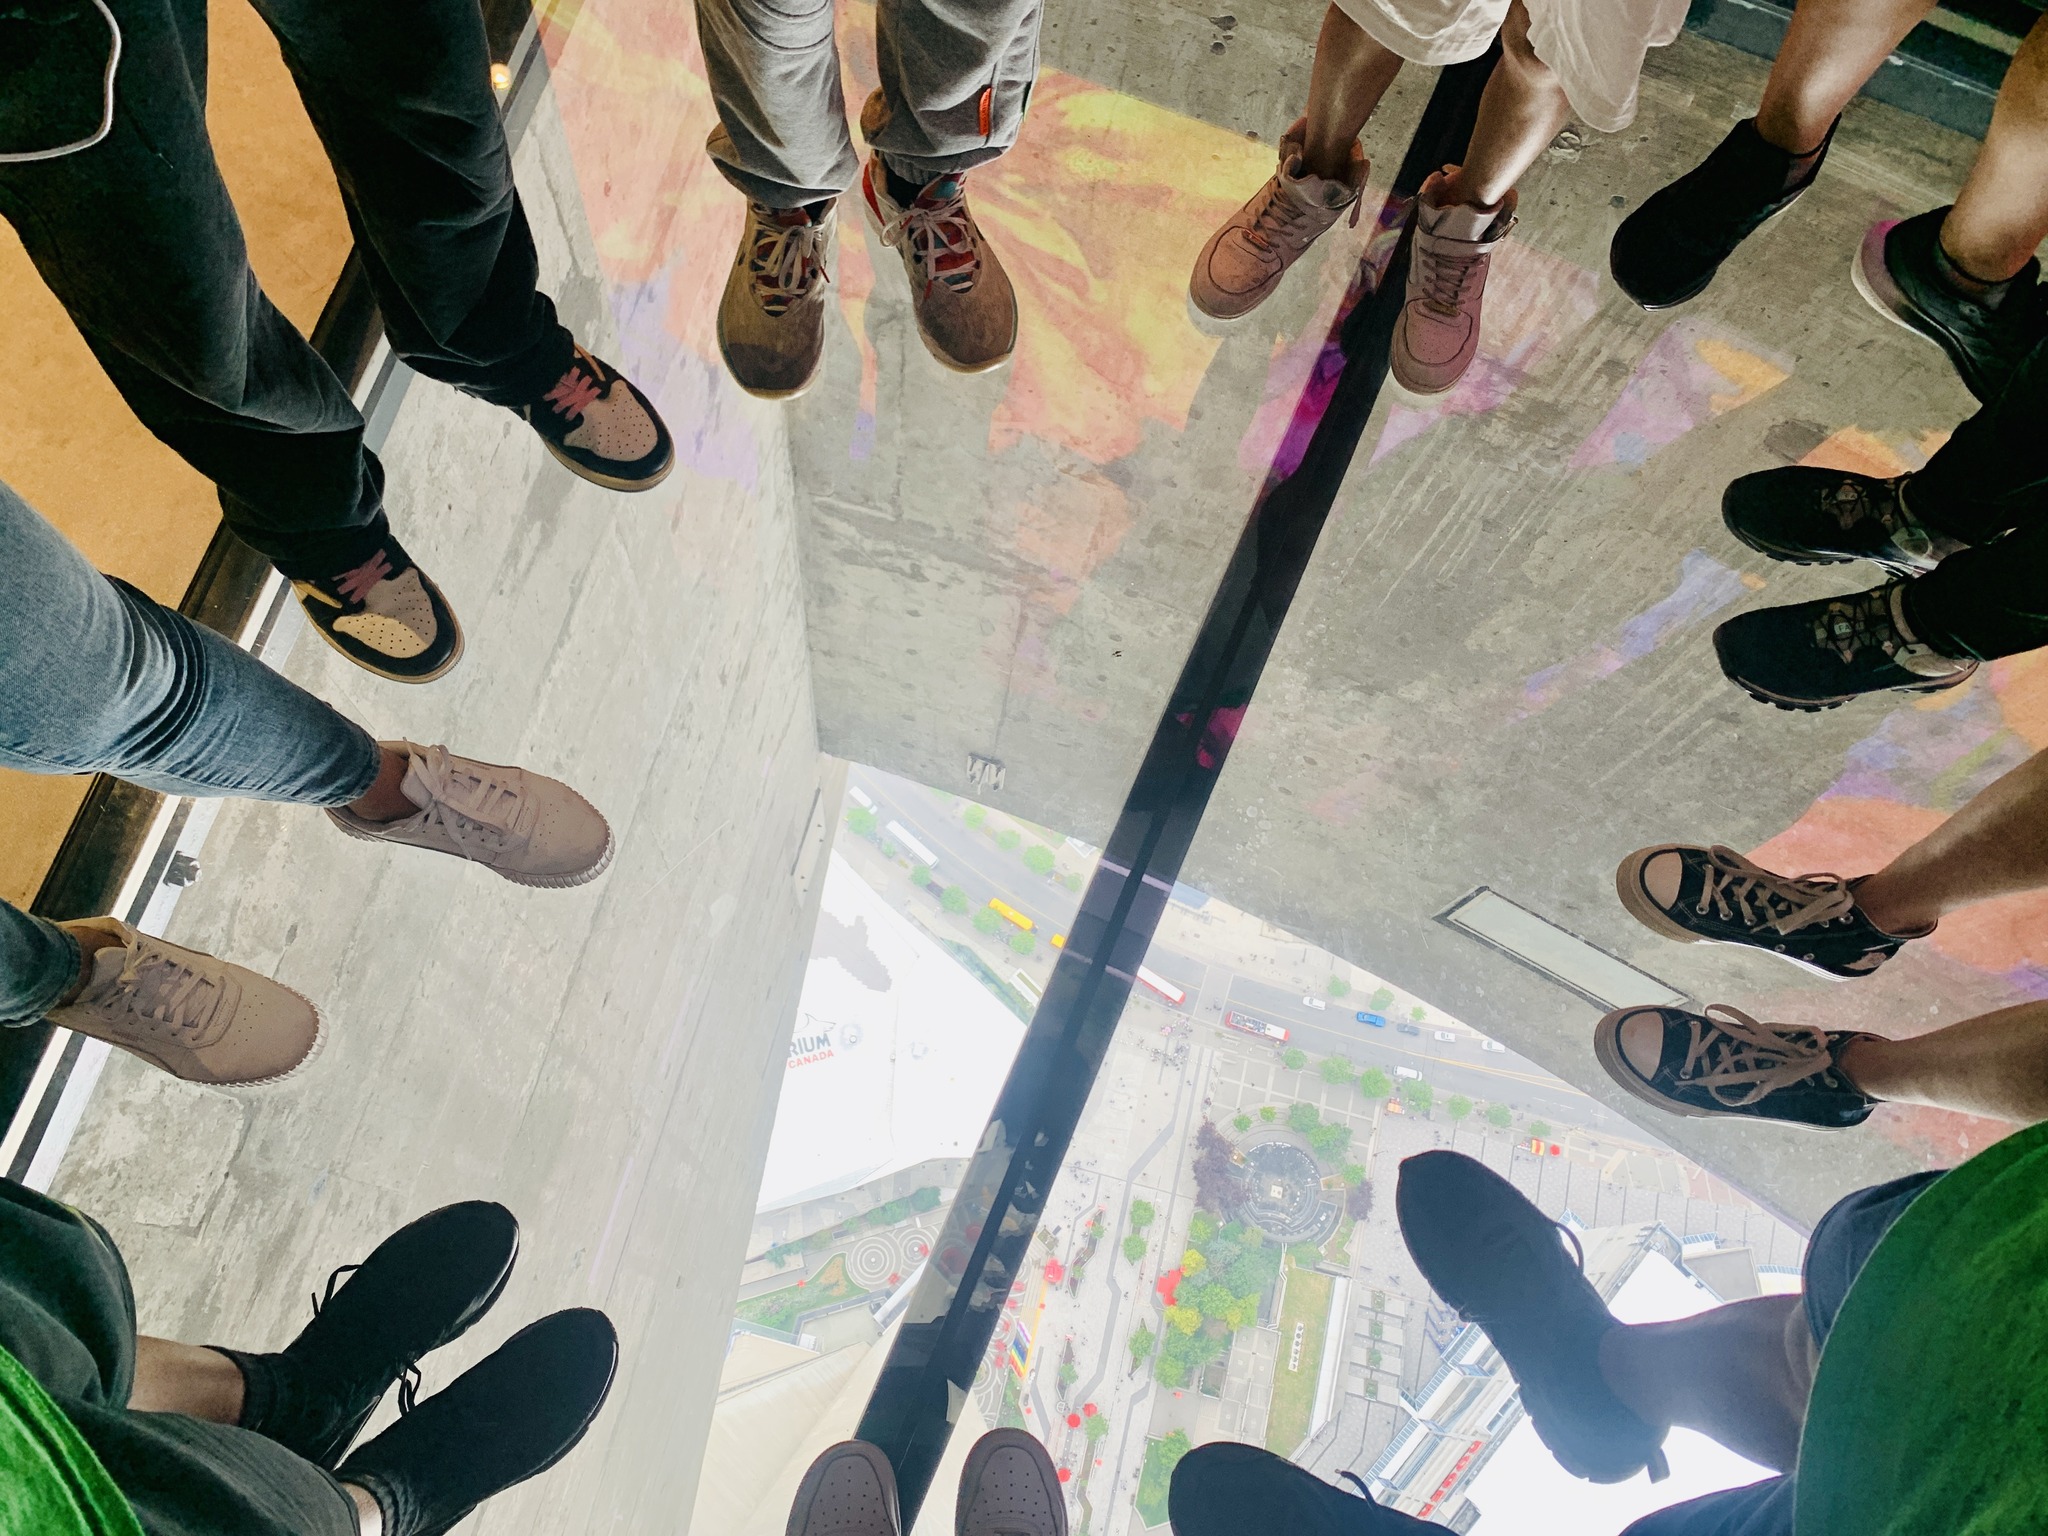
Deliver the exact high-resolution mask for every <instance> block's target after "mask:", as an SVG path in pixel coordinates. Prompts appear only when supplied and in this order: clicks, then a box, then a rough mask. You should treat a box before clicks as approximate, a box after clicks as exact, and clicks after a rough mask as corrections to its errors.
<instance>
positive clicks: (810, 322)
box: [718, 200, 839, 400]
mask: <svg viewBox="0 0 2048 1536" xmlns="http://www.w3.org/2000/svg"><path fill="white" fill-rule="evenodd" d="M837 208H838V204H837V203H835V202H830V201H827V202H823V203H813V204H812V205H811V206H810V207H808V208H770V207H768V206H767V205H765V204H763V203H757V202H754V201H752V200H749V201H748V203H747V223H746V227H745V228H744V229H742V230H741V231H740V245H739V250H738V251H737V252H735V253H734V255H733V259H732V271H731V272H730V273H728V274H727V276H726V279H725V296H724V298H722V299H720V300H719V303H718V350H719V354H720V355H721V356H723V357H724V358H725V366H726V368H727V369H728V370H729V371H730V372H731V374H732V376H733V381H734V382H735V383H737V384H738V385H739V387H740V388H741V389H744V390H745V391H746V392H747V393H748V394H750V395H758V396H760V397H761V398H762V399H763V400H788V399H791V398H793V397H794V396H797V395H800V394H802V393H803V392H804V391H805V390H807V389H809V388H810V387H811V381H812V380H813V379H815V378H817V376H818V364H819V362H820V361H821V360H822V359H823V358H824V355H825V287H826V285H827V284H828V283H830V282H831V281H832V258H833V256H834V255H835V254H836V250H835V244H836V235H837V232H838V226H839V220H838V218H837V216H836V212H835V210H836V209H837Z"/></svg>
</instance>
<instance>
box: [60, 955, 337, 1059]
mask: <svg viewBox="0 0 2048 1536" xmlns="http://www.w3.org/2000/svg"><path fill="white" fill-rule="evenodd" d="M63 926H64V927H66V928H69V929H72V930H73V931H77V930H80V929H85V930H89V931H91V932H95V933H104V934H111V935H113V936H114V938H116V939H117V940H118V941H119V942H118V943H115V944H109V945H105V946H103V947H102V948H100V949H98V950H96V951H95V952H94V954H93V957H92V974H91V976H90V977H89V978H88V979H87V980H86V984H85V990H84V991H82V992H80V993H79V994H78V996H77V997H75V998H73V999H72V1000H71V1001H70V1002H68V1003H65V1004H63V1005H62V1006H61V1007H57V1008H53V1009H51V1010H50V1011H49V1013H48V1014H46V1015H45V1017H46V1018H47V1019H48V1020H49V1021H50V1022H51V1023H52V1024H61V1025H62V1026H63V1027H64V1028H66V1029H75V1030H77V1031H78V1032H79V1033H80V1034H81V1035H91V1036H92V1037H93V1038H94V1039H96V1040H104V1041H106V1042H107V1043H108V1044H109V1045H118V1046H119V1047H120V1048H121V1049H122V1050H124V1051H128V1052H131V1053H132V1054H134V1055H137V1056H140V1057H141V1058H142V1059H143V1060H144V1061H146V1062H148V1063H149V1064H150V1065H151V1066H156V1067H161V1068H163V1070H164V1071H166V1072H168V1073H170V1074H171V1076H173V1077H180V1078H183V1079H184V1080H185V1081H186V1082H188V1083H242V1084H249V1083H274V1082H276V1081H277V1080H278V1079H279V1078H283V1077H289V1076H291V1075H292V1073H294V1072H296V1071H298V1070H299V1068H301V1067H303V1066H304V1065H305V1064H306V1063H307V1062H309V1061H311V1060H312V1059H313V1054H314V1052H316V1051H317V1050H319V1048H320V1040H321V1034H322V1030H321V1026H320V1011H319V1010H318V1009H317V1008H315V1007H314V1006H313V1005H312V1004H311V1003H309V1002H307V1001H306V999H305V998H303V997H301V996H299V994H298V993H296V992H294V991H293V990H292V989H291V988H290V987H287V986H284V985H283V984H282V983H279V982H275V981H272V980H271V979H270V978H269V977H268V976H259V975H257V974H256V973H255V972H254V971H252V970H249V969H248V968H246V967H244V966H239V965H231V964H229V963H228V962H227V961H225V960H217V959H215V958H214V957H213V956H212V955H207V954H201V953H200V952H199V951H198V950H194V949H181V948H179V946H177V945H176V944H167V943H165V942H164V941H163V940H162V939H159V938H154V937H152V936H151V935H149V934H146V933H138V932H137V931H136V930H135V929H133V928H131V927H129V926H128V925H127V924H126V923H124V922H122V921H121V920H120V919H119V918H114V917H88V918H82V919H80V920H79V921H77V922H72V923H65V924H63Z"/></svg>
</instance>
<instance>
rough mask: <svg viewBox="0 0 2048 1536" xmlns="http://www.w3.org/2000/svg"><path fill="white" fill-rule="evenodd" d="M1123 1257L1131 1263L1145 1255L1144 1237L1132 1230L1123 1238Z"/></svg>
mask: <svg viewBox="0 0 2048 1536" xmlns="http://www.w3.org/2000/svg"><path fill="white" fill-rule="evenodd" d="M1124 1257H1125V1258H1127V1259H1129V1260H1130V1261H1131V1262H1132V1263H1133V1264H1135V1263H1137V1262H1138V1261H1139V1260H1140V1259H1142V1258H1144V1257H1145V1239H1144V1238H1142V1237H1140V1236H1139V1235H1138V1234H1137V1233H1135V1232H1133V1233H1132V1234H1131V1235H1130V1236H1129V1237H1127V1238H1125V1239H1124Z"/></svg>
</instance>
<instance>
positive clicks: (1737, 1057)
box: [1593, 1003, 1877, 1131]
mask: <svg viewBox="0 0 2048 1536" xmlns="http://www.w3.org/2000/svg"><path fill="white" fill-rule="evenodd" d="M1873 1038H1875V1037H1874V1036H1868V1035H1864V1034H1860V1033H1857V1032H1854V1031H1839V1032H1838V1031H1831V1030H1824V1029H1806V1028H1803V1027H1801V1026H1799V1025H1795V1024H1759V1023H1758V1022H1757V1021H1756V1020H1755V1019H1752V1018H1751V1017H1750V1016H1749V1015H1748V1014H1746V1013H1744V1012H1742V1011H1741V1010H1740V1009H1738V1008H1730V1007H1728V1006H1726V1005H1725V1004H1722V1003H1710V1004H1708V1005H1707V1011H1706V1012H1705V1013H1687V1012H1686V1011H1685V1010H1684V1009H1683V1008H1617V1009H1615V1010H1614V1012H1612V1013H1610V1014H1608V1015H1607V1017H1606V1018H1604V1019H1602V1020H1601V1021H1600V1022H1599V1023H1598V1024H1597V1025H1595V1026H1594V1029H1593V1054H1594V1055H1595V1056H1596V1057H1598V1058H1599V1060H1600V1065H1601V1066H1602V1067H1604V1068H1606V1070H1607V1075H1608V1076H1609V1077H1611V1078H1613V1079H1614V1080H1615V1082H1617V1083H1618V1084H1620V1085H1621V1086H1622V1087H1623V1088H1625V1089H1627V1090H1628V1092H1630V1093H1632V1094H1634V1095H1635V1096H1636V1097H1637V1098H1638V1099H1641V1100H1642V1101H1643V1102H1644V1103H1645V1104H1654V1105H1656V1106H1657V1107H1658V1108H1659V1109H1662V1110H1666V1111H1669V1112H1670V1113H1671V1114H1674V1115H1684V1116H1686V1117H1687V1118H1689V1119H1701V1118H1704V1117H1708V1116H1734V1117H1737V1118H1742V1119H1750V1120H1781V1121H1784V1122H1785V1123H1786V1124H1788V1125H1801V1126H1805V1127H1807V1128H1808V1129H1810V1130H1821V1131H1840V1130H1846V1129H1848V1128H1849V1127H1850V1126H1852V1125H1861V1124H1862V1123H1863V1122H1864V1121H1865V1120H1867V1119H1869V1118H1870V1111H1871V1110H1872V1109H1873V1108H1874V1107H1875V1106H1876V1104H1877V1100H1875V1099H1873V1098H1871V1097H1870V1096H1869V1095H1868V1094H1866V1093H1864V1092H1863V1091H1862V1090H1861V1089H1859V1088H1857V1087H1856V1085H1855V1084H1854V1083H1852V1082H1850V1081H1849V1079H1848V1077H1847V1076H1846V1075H1845V1074H1844V1073H1843V1071H1842V1069H1841V1068H1840V1066H1838V1065H1837V1063H1838V1062H1839V1061H1840V1059H1841V1054H1842V1050H1843V1048H1844V1047H1846V1046H1847V1045H1848V1044H1849V1042H1850V1041H1852V1040H1863V1039H1873Z"/></svg>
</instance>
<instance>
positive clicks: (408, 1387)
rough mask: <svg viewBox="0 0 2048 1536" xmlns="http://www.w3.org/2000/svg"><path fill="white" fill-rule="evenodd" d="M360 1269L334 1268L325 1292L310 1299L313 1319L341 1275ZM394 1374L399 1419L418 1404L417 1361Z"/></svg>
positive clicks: (401, 1363) (400, 1366) (408, 1362)
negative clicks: (396, 1384) (396, 1385)
mask: <svg viewBox="0 0 2048 1536" xmlns="http://www.w3.org/2000/svg"><path fill="white" fill-rule="evenodd" d="M362 1267H363V1266H362V1265H360V1264H341V1265H337V1266H336V1267H335V1270H334V1272H333V1273H332V1274H330V1275H329V1276H328V1277H327V1289H326V1292H325V1293H324V1294H319V1295H315V1296H314V1297H313V1298H312V1301H313V1315H314V1316H315V1317H318V1316H319V1315H320V1314H321V1313H322V1312H324V1311H326V1310H327V1305H328V1303H329V1302H331V1301H333V1300H334V1292H335V1290H336V1289H337V1288H338V1287H339V1286H340V1284H341V1277H342V1276H343V1275H352V1274H354V1273H355V1272H356V1271H357V1270H359V1269H361V1268H362ZM396 1374H397V1376H398V1412H399V1415H400V1417H403V1416H404V1415H406V1414H408V1413H411V1412H412V1411H413V1408H414V1407H415V1406H416V1405H417V1404H418V1402H419V1398H420V1379H421V1378H420V1363H419V1361H417V1360H413V1359H410V1358H408V1359H405V1360H401V1361H399V1362H398V1370H397V1372H396Z"/></svg>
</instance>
